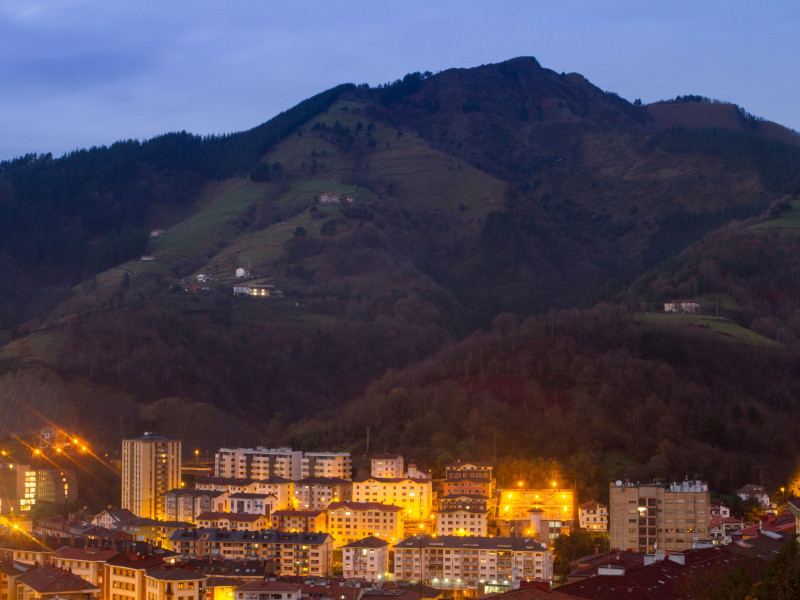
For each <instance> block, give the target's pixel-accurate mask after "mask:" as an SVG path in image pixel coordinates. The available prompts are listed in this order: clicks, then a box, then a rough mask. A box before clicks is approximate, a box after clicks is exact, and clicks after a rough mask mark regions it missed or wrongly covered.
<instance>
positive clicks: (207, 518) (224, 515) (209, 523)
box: [197, 511, 269, 531]
mask: <svg viewBox="0 0 800 600" xmlns="http://www.w3.org/2000/svg"><path fill="white" fill-rule="evenodd" d="M197 526H198V527H212V528H214V529H230V530H232V531H234V530H235V531H260V530H261V529H266V528H267V527H268V526H269V518H268V517H267V516H266V515H251V514H247V513H230V512H210V511H209V512H204V513H202V514H200V515H198V516H197Z"/></svg>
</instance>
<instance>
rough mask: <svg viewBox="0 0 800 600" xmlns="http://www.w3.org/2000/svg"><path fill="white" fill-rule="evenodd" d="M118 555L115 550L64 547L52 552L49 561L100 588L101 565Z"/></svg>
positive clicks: (90, 547)
mask: <svg viewBox="0 0 800 600" xmlns="http://www.w3.org/2000/svg"><path fill="white" fill-rule="evenodd" d="M118 554H119V552H118V551H117V550H116V548H97V547H94V546H87V547H85V548H75V547H74V546H64V547H63V548H59V549H58V550H56V551H55V552H53V554H52V556H51V558H50V560H51V562H52V564H53V565H55V566H56V567H59V568H61V569H69V570H70V571H72V572H73V573H74V574H75V575H77V576H78V577H82V578H83V579H85V580H86V581H88V582H89V583H91V584H92V585H95V586H97V587H100V586H101V585H102V582H103V565H105V563H106V561H108V560H110V559H112V558H114V557H115V556H117V555H118Z"/></svg>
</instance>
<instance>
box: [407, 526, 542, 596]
mask: <svg viewBox="0 0 800 600" xmlns="http://www.w3.org/2000/svg"><path fill="white" fill-rule="evenodd" d="M394 576H395V579H396V580H397V581H426V582H427V584H428V585H431V586H433V587H436V588H445V589H448V588H451V589H458V588H462V589H463V588H466V587H477V586H478V584H479V583H481V582H491V581H494V582H495V583H497V584H499V585H513V584H515V583H517V582H519V581H533V580H544V581H551V580H552V578H553V551H552V550H548V549H547V548H546V547H545V546H543V545H542V544H540V543H539V542H536V541H534V540H531V539H527V538H507V537H505V538H503V537H496V538H487V537H459V536H439V537H435V538H434V537H431V536H412V537H409V538H407V539H405V540H403V541H402V542H400V543H399V544H396V545H395V547H394Z"/></svg>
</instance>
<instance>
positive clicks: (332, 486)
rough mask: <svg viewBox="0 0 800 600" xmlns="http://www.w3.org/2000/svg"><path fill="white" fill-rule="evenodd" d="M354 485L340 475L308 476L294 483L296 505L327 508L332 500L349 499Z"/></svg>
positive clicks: (314, 508) (303, 507) (313, 508)
mask: <svg viewBox="0 0 800 600" xmlns="http://www.w3.org/2000/svg"><path fill="white" fill-rule="evenodd" d="M352 486H353V484H352V482H350V481H348V480H346V479H341V478H339V477H306V478H305V479H301V480H300V481H296V482H295V484H294V505H295V507H297V508H298V509H300V510H325V509H327V508H328V505H329V504H330V503H331V502H347V501H349V500H350V499H351V497H352V496H351V494H352Z"/></svg>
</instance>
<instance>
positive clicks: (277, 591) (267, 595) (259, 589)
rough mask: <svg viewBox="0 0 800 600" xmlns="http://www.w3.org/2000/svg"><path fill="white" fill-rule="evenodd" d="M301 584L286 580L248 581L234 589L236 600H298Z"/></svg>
mask: <svg viewBox="0 0 800 600" xmlns="http://www.w3.org/2000/svg"><path fill="white" fill-rule="evenodd" d="M302 589H303V586H302V585H300V584H299V583H289V582H287V581H268V580H263V581H248V582H246V583H243V584H242V585H240V586H239V587H237V588H236V589H235V590H234V598H235V599H236V600H300V597H301V596H300V592H301V591H302Z"/></svg>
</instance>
